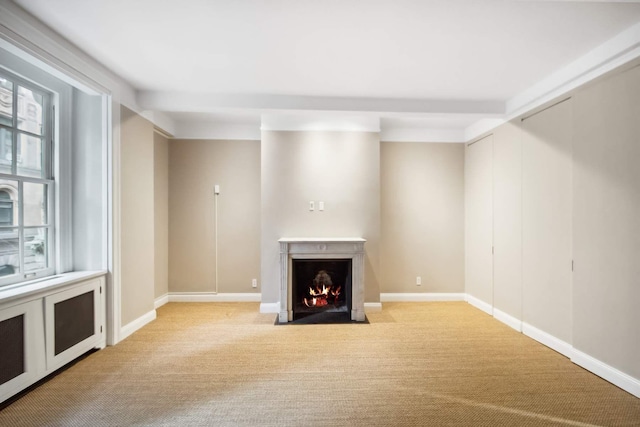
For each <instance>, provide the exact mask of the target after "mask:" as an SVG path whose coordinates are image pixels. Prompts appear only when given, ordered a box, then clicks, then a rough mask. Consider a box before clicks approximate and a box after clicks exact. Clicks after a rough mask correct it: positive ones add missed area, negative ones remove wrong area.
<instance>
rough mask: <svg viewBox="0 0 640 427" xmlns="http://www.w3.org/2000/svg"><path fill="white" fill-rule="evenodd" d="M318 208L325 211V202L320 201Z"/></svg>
mask: <svg viewBox="0 0 640 427" xmlns="http://www.w3.org/2000/svg"><path fill="white" fill-rule="evenodd" d="M318 210H319V211H323V210H324V202H318Z"/></svg>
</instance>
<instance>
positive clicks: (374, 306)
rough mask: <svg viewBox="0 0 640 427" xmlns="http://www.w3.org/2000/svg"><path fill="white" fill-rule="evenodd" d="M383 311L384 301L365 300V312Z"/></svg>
mask: <svg viewBox="0 0 640 427" xmlns="http://www.w3.org/2000/svg"><path fill="white" fill-rule="evenodd" d="M381 311H382V303H381V302H365V303H364V312H365V313H379V312H381Z"/></svg>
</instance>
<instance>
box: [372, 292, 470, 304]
mask: <svg viewBox="0 0 640 427" xmlns="http://www.w3.org/2000/svg"><path fill="white" fill-rule="evenodd" d="M464 300H465V294H464V293H437V292H422V293H404V292H403V293H384V294H380V301H381V302H430V301H464Z"/></svg>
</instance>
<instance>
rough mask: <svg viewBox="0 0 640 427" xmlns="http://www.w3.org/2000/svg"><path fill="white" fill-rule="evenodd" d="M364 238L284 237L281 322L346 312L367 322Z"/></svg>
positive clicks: (282, 244) (281, 263) (282, 242)
mask: <svg viewBox="0 0 640 427" xmlns="http://www.w3.org/2000/svg"><path fill="white" fill-rule="evenodd" d="M365 242H366V240H365V239H362V238H282V239H280V240H279V243H280V310H279V314H278V321H279V322H280V323H284V322H291V321H293V320H297V319H300V318H303V317H306V316H310V315H314V314H318V313H327V312H329V313H345V314H346V318H347V320H352V321H364V320H365V315H364V243H365Z"/></svg>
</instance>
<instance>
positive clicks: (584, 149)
mask: <svg viewBox="0 0 640 427" xmlns="http://www.w3.org/2000/svg"><path fill="white" fill-rule="evenodd" d="M639 100H640V67H636V68H634V69H632V70H630V71H628V72H625V73H622V74H619V75H615V76H613V77H611V78H608V79H606V80H604V81H602V82H600V83H597V84H595V85H593V86H591V87H589V88H587V89H585V90H583V91H580V92H579V93H577V94H576V95H575V97H574V99H573V104H574V108H575V111H574V123H575V125H574V145H573V153H574V163H573V165H574V166H573V170H574V177H573V248H574V251H573V256H574V260H575V271H574V274H573V277H574V284H573V294H572V296H573V311H572V313H573V346H574V347H575V348H576V349H578V350H580V351H581V352H584V353H586V354H588V355H590V356H592V357H595V358H596V359H598V360H600V361H602V362H604V363H606V364H608V365H610V366H612V367H614V368H616V369H619V370H621V371H623V372H625V373H627V374H629V375H631V376H632V377H634V378H636V379H638V380H640V357H639V356H638V355H640V310H639V309H638V304H639V303H640V167H639V166H638V162H639V161H640V120H638V118H639V117H640V101H639ZM636 387H637V388H636V389H637V392H638V393H640V382H638V384H637V385H636ZM636 395H638V394H636Z"/></svg>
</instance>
